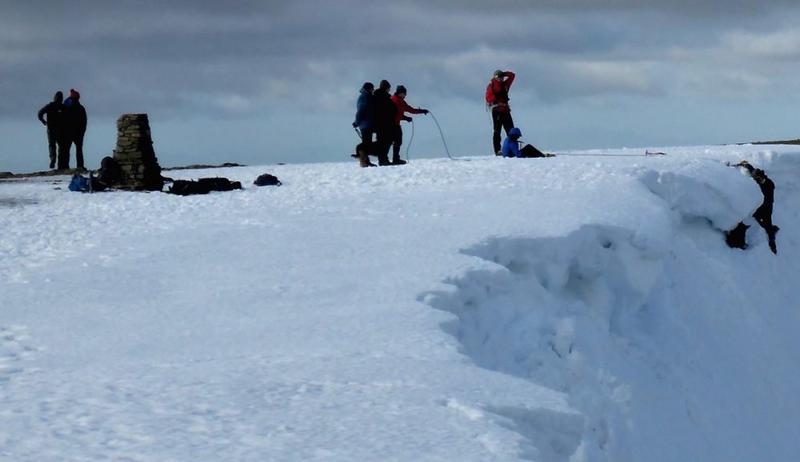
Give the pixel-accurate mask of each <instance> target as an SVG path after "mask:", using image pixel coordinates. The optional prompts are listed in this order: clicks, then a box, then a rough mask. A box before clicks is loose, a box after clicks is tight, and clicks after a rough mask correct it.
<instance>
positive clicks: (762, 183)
mask: <svg viewBox="0 0 800 462" xmlns="http://www.w3.org/2000/svg"><path fill="white" fill-rule="evenodd" d="M728 165H730V164H728ZM733 167H739V168H743V169H745V171H747V173H748V174H749V175H750V177H752V178H753V180H755V182H756V184H758V187H759V188H760V189H761V194H762V195H763V196H764V201H763V202H761V205H759V206H758V208H757V209H756V211H755V212H753V218H755V220H756V223H758V224H759V225H760V226H761V227H762V228H764V231H765V232H766V233H767V239H768V240H769V250H771V251H772V253H774V254H776V255H777V253H778V246H777V243H776V242H775V235H776V234H777V233H778V231H779V230H780V228H778V227H777V226H775V225H774V224H773V223H772V208H773V205H774V203H775V183H774V182H773V181H772V180H771V179H770V178H769V177H768V176H767V174H766V173H764V170H761V169H760V168H755V167H753V166H752V165H750V163H749V162H747V161H746V160H743V161H741V162H739V163H738V164H734V165H733ZM747 228H749V226H748V225H745V224H744V223H739V224H738V225H736V227H735V228H734V229H732V230H730V231H728V232H727V233H726V234H725V237H726V242H727V243H728V245H729V246H731V247H736V248H740V249H746V248H747V243H746V241H745V233H747Z"/></svg>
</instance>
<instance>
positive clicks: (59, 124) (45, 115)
mask: <svg viewBox="0 0 800 462" xmlns="http://www.w3.org/2000/svg"><path fill="white" fill-rule="evenodd" d="M38 117H39V122H41V123H42V125H44V126H45V127H47V148H48V150H49V151H50V168H56V150H58V157H59V158H63V157H64V152H63V151H64V148H65V147H66V146H65V145H64V144H65V141H66V139H65V138H66V136H65V128H64V94H63V93H61V92H60V91H57V92H56V93H55V95H53V101H51V102H49V103H47V104H46V105H45V106H44V107H43V108H41V109H39V114H38ZM62 163H63V162H62V161H61V160H59V163H58V164H59V168H61V165H62ZM67 164H69V157H67Z"/></svg>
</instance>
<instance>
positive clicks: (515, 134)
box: [508, 127, 522, 138]
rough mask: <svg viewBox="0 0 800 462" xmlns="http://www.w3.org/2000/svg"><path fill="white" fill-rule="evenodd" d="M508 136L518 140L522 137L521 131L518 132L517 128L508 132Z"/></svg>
mask: <svg viewBox="0 0 800 462" xmlns="http://www.w3.org/2000/svg"><path fill="white" fill-rule="evenodd" d="M508 136H510V137H516V138H519V137H520V136H522V130H520V129H519V128H517V127H514V128H512V129H511V130H509V131H508Z"/></svg>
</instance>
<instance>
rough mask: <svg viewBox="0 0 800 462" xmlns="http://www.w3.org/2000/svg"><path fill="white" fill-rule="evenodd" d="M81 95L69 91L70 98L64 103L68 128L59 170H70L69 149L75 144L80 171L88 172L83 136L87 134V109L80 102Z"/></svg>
mask: <svg viewBox="0 0 800 462" xmlns="http://www.w3.org/2000/svg"><path fill="white" fill-rule="evenodd" d="M80 99H81V94H80V93H78V92H77V91H76V90H75V89H74V88H73V89H70V90H69V98H67V99H66V100H65V101H64V123H65V127H66V137H67V142H66V149H65V155H64V159H63V163H62V159H61V157H59V160H58V168H59V169H68V168H69V149H70V147H71V145H72V143H75V160H76V162H77V168H78V170H86V167H85V166H84V164H83V135H84V134H85V133H86V124H87V117H86V109H85V108H84V107H83V105H82V104H81V102H80Z"/></svg>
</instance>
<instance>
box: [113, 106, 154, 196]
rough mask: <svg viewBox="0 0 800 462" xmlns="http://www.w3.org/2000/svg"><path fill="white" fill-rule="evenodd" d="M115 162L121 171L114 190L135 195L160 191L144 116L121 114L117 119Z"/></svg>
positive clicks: (145, 115)
mask: <svg viewBox="0 0 800 462" xmlns="http://www.w3.org/2000/svg"><path fill="white" fill-rule="evenodd" d="M114 160H116V161H117V163H118V164H119V166H120V170H121V181H120V183H119V184H116V185H114V186H115V187H117V188H120V189H131V190H134V191H142V190H144V191H161V188H162V187H163V186H164V179H163V178H162V177H161V166H159V165H158V159H156V153H155V151H153V139H152V138H151V137H150V122H149V120H148V119H147V114H123V115H121V116H120V117H119V119H117V147H116V149H114Z"/></svg>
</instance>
